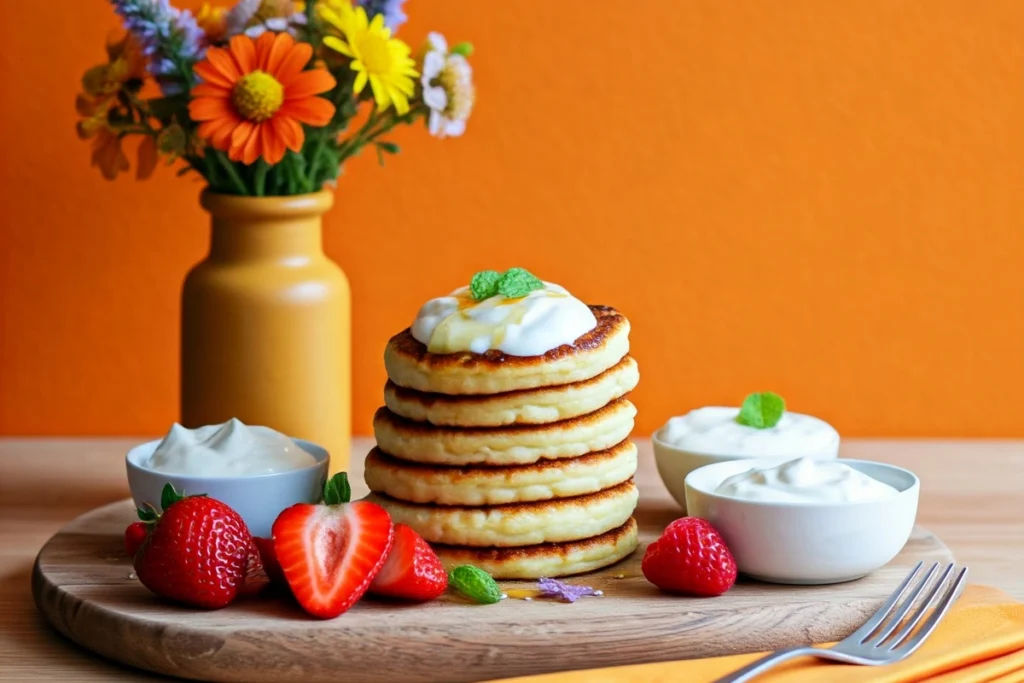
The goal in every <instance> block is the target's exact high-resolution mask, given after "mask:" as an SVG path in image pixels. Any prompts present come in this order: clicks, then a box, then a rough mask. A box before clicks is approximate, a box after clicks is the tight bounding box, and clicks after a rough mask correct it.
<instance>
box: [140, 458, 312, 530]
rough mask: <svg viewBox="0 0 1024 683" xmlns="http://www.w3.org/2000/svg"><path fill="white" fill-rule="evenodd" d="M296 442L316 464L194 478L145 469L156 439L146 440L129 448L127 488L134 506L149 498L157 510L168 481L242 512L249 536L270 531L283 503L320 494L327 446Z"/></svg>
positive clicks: (288, 505) (284, 506) (310, 499)
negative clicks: (256, 473) (278, 469)
mask: <svg viewBox="0 0 1024 683" xmlns="http://www.w3.org/2000/svg"><path fill="white" fill-rule="evenodd" d="M295 443H297V444H298V445H299V446H301V447H302V449H303V450H304V451H306V452H308V453H309V454H311V455H312V456H313V457H314V458H315V459H316V464H314V465H310V466H309V467H303V468H302V469H298V470H288V471H286V472H275V473H274V474H261V475H257V476H246V477H242V476H238V477H196V476H189V475H184V474H167V473H166V472H156V471H154V470H150V469H147V468H145V467H144V466H143V465H142V463H144V462H146V461H148V460H149V458H150V456H151V455H153V451H155V450H156V447H157V446H158V445H159V444H160V441H159V440H157V441H148V442H146V443H144V444H142V445H139V446H136V447H135V448H133V449H131V450H130V451H128V455H127V456H126V457H125V465H126V467H127V468H128V488H130V489H131V492H132V498H133V499H134V500H135V505H136V507H142V506H143V505H145V504H146V503H152V504H153V506H154V507H156V508H157V509H158V510H159V509H160V492H161V491H163V488H164V485H165V484H167V483H168V482H169V483H170V484H171V485H173V486H174V488H175V489H177V490H178V491H184V492H185V493H186V494H197V493H205V494H206V495H208V496H209V497H210V498H216V499H217V500H219V501H222V502H224V503H227V504H228V505H229V506H230V507H231V508H232V509H234V510H235V511H236V512H238V514H240V515H241V516H242V519H244V520H245V523H246V525H247V526H248V527H249V532H250V533H251V534H252V535H253V536H264V537H269V536H270V529H271V527H272V526H273V525H274V520H275V519H277V516H278V515H279V514H280V513H281V511H282V510H284V509H285V508H287V507H290V506H292V505H294V504H295V503H315V502H316V501H318V500H319V499H320V495H321V494H322V493H323V490H324V482H325V481H326V479H327V464H328V461H329V459H330V456H329V454H328V453H327V451H326V450H325V449H323V448H321V447H320V446H317V445H316V444H314V443H310V442H309V441H303V440H301V439H295Z"/></svg>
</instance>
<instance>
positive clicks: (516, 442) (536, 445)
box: [373, 398, 636, 467]
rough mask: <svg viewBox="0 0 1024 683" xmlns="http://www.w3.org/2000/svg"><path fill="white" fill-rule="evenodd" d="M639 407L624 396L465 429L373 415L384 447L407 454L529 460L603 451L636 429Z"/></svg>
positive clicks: (450, 460)
mask: <svg viewBox="0 0 1024 683" xmlns="http://www.w3.org/2000/svg"><path fill="white" fill-rule="evenodd" d="M635 416H636V408H635V407H634V406H633V404H632V403H630V402H629V400H627V399H625V398H620V399H618V400H616V401H613V402H611V403H609V404H608V405H606V406H605V407H604V408H601V409H600V410H597V411H594V412H593V413H588V414H587V415H581V416H579V417H574V418H570V419H568V420H562V421H561V422H552V423H551V424H546V425H523V426H520V425H515V426H509V427H490V428H486V427H484V428H474V429H463V428H459V427H434V426H432V425H429V424H425V423H422V422H413V421H411V420H406V419H405V418H403V417H399V416H397V415H395V414H394V413H392V412H391V411H390V410H388V409H387V408H381V409H380V410H378V411H377V414H376V415H374V416H373V434H374V436H375V437H376V438H377V445H378V446H379V447H380V449H381V450H382V451H384V452H385V453H387V454H388V455H391V456H393V457H396V458H400V459H402V460H409V461H412V462H419V463H430V464H438V465H454V466H458V467H464V466H466V465H489V466H496V467H501V466H505V465H529V464H531V463H535V462H537V461H539V460H556V459H559V458H573V457H576V456H579V455H585V454H587V453H593V452H594V451H603V450H605V449H607V448H611V447H612V446H614V445H615V444H617V443H619V442H620V441H623V440H625V438H626V437H627V436H629V433H630V432H631V431H632V430H633V418H634V417H635Z"/></svg>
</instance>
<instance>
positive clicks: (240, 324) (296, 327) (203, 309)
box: [181, 191, 351, 473]
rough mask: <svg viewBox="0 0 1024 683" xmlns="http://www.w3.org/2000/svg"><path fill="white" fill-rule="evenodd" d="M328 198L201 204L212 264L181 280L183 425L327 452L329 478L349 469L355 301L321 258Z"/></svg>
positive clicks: (212, 199)
mask: <svg viewBox="0 0 1024 683" xmlns="http://www.w3.org/2000/svg"><path fill="white" fill-rule="evenodd" d="M333 202H334V198H333V195H332V194H331V193H330V192H317V193H313V194H306V195H298V196H294V197H237V196H231V195H222V194H215V193H211V192H209V191H207V192H204V193H203V195H202V205H203V208H205V209H206V210H207V211H209V212H210V216H211V218H212V233H211V240H210V253H209V255H208V256H207V257H206V260H204V261H202V262H201V263H199V264H198V265H196V266H195V267H194V268H193V269H192V270H191V272H189V274H188V277H187V278H186V279H185V286H184V291H183V293H182V312H181V420H182V424H184V425H185V426H186V427H198V426H200V425H207V424H216V423H220V422H224V421H226V420H228V419H230V418H232V417H237V418H238V419H240V420H242V421H243V422H245V423H246V424H253V425H266V426H268V427H272V428H273V429H276V430H278V431H280V432H283V433H285V434H288V435H289V436H293V437H298V438H301V439H307V440H309V441H312V442H314V443H317V444H320V445H321V446H323V447H324V448H326V449H327V450H328V451H330V453H331V472H332V473H334V472H338V471H340V470H343V469H346V468H347V467H348V462H349V438H350V429H351V426H350V422H351V405H350V400H351V322H350V321H351V311H350V307H351V300H350V295H349V286H348V280H347V279H346V277H345V274H344V273H343V272H342V271H341V269H340V268H338V266H337V265H335V264H334V263H333V262H332V261H331V260H330V259H328V258H327V256H326V255H325V254H324V252H323V246H322V241H321V217H322V216H323V214H324V213H325V212H326V211H327V210H328V209H330V208H331V205H332V204H333Z"/></svg>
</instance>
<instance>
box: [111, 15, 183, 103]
mask: <svg viewBox="0 0 1024 683" xmlns="http://www.w3.org/2000/svg"><path fill="white" fill-rule="evenodd" d="M111 4H113V5H114V11H115V12H117V14H118V15H120V17H121V18H122V19H123V20H124V27H125V28H126V29H128V30H129V31H131V32H132V33H133V34H134V35H135V37H136V38H138V39H139V42H140V43H141V44H142V52H143V54H144V55H146V57H148V58H149V72H150V73H151V74H153V76H155V77H156V79H157V82H159V83H160V87H161V89H162V90H163V92H164V94H165V95H173V94H177V93H180V92H183V91H184V90H185V89H187V86H188V84H190V83H191V81H192V65H193V64H194V63H195V62H197V61H199V60H200V59H202V57H203V48H202V38H203V31H202V29H200V28H199V25H198V24H197V23H196V20H195V17H193V16H192V13H191V12H189V11H187V10H186V11H182V10H179V9H176V8H174V7H172V6H171V4H170V2H169V1H168V0H111Z"/></svg>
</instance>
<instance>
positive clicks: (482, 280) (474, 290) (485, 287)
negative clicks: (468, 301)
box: [469, 270, 501, 301]
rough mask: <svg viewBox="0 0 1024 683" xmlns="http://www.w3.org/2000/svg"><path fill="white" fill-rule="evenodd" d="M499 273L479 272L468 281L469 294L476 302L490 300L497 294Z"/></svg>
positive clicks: (494, 271) (492, 271)
mask: <svg viewBox="0 0 1024 683" xmlns="http://www.w3.org/2000/svg"><path fill="white" fill-rule="evenodd" d="M499 280H501V273H499V272H498V271H496V270H481V271H480V272H479V273H477V274H476V275H474V276H473V279H472V280H470V281H469V293H470V294H472V295H473V298H474V299H476V300H477V301H483V300H484V299H490V298H491V297H492V296H494V295H495V294H497V293H498V281H499Z"/></svg>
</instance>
